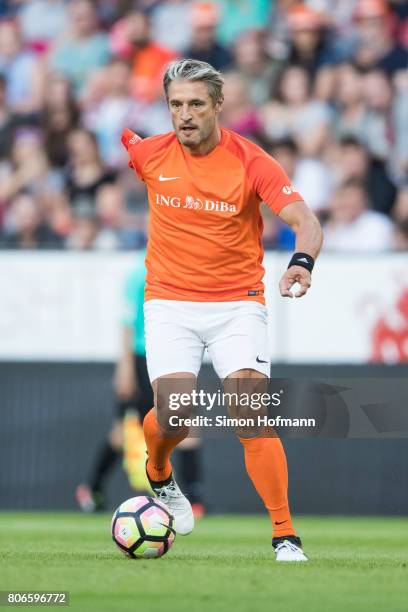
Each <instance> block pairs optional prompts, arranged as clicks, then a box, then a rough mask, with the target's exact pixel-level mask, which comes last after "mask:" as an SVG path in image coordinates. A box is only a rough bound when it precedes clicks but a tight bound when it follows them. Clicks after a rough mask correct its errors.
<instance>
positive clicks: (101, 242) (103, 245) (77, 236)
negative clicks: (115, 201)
mask: <svg viewBox="0 0 408 612" xmlns="http://www.w3.org/2000/svg"><path fill="white" fill-rule="evenodd" d="M65 246H66V248H67V249H72V250H75V251H89V250H91V249H95V250H108V251H109V250H113V249H116V248H118V244H117V241H116V239H115V237H114V236H113V235H112V233H111V232H109V231H107V232H105V230H104V228H103V226H102V224H101V222H100V220H99V219H98V217H97V215H96V214H95V213H94V212H92V210H91V207H89V208H88V207H86V206H81V207H79V206H78V207H77V209H76V210H75V212H74V217H73V225H72V231H71V233H70V235H69V236H68V238H67V240H66V243H65Z"/></svg>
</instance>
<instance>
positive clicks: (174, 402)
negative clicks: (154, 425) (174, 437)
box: [152, 372, 197, 434]
mask: <svg viewBox="0 0 408 612" xmlns="http://www.w3.org/2000/svg"><path fill="white" fill-rule="evenodd" d="M152 386H153V391H154V400H155V408H156V411H157V419H158V421H159V423H160V426H161V427H162V428H163V430H164V431H166V432H171V433H173V434H174V433H177V432H178V431H179V430H182V429H183V424H182V422H183V419H187V418H190V417H191V415H192V409H193V403H192V392H193V390H195V388H196V386H197V379H196V377H195V376H194V374H191V373H189V372H180V373H176V374H170V375H168V376H162V377H160V378H158V379H156V380H155V381H154V382H153V385H152Z"/></svg>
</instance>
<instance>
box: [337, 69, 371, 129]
mask: <svg viewBox="0 0 408 612" xmlns="http://www.w3.org/2000/svg"><path fill="white" fill-rule="evenodd" d="M335 90H336V94H335V99H334V102H335V107H336V114H335V116H334V121H333V123H332V133H333V136H334V137H335V138H336V139H339V138H343V137H350V136H353V137H355V138H357V139H362V138H363V137H364V133H363V127H362V122H363V117H364V111H365V107H364V100H363V84H362V74H361V70H360V69H359V68H357V66H355V65H354V64H351V63H349V64H342V65H341V66H340V67H339V68H338V70H337V74H336V87H335Z"/></svg>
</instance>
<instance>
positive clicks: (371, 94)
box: [362, 69, 395, 163]
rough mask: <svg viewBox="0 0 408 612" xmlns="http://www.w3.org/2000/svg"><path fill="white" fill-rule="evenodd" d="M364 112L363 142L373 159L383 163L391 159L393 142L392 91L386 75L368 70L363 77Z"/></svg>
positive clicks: (376, 70)
mask: <svg viewBox="0 0 408 612" xmlns="http://www.w3.org/2000/svg"><path fill="white" fill-rule="evenodd" d="M363 97H364V102H365V112H364V117H363V120H362V130H363V133H364V142H365V143H366V146H367V148H368V150H369V151H370V153H371V155H373V157H375V158H378V159H381V160H382V161H383V162H384V163H385V162H387V160H388V159H390V158H391V156H392V152H393V144H394V141H395V129H394V123H393V117H392V111H393V109H392V105H393V91H392V88H391V83H390V81H389V79H388V77H387V74H386V73H385V72H383V71H382V70H379V69H375V70H370V71H369V72H368V73H367V74H365V75H364V77H363Z"/></svg>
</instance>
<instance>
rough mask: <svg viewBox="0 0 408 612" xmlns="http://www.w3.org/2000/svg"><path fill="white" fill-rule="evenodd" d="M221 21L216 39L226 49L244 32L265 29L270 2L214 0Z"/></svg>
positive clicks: (262, 0)
mask: <svg viewBox="0 0 408 612" xmlns="http://www.w3.org/2000/svg"><path fill="white" fill-rule="evenodd" d="M215 1H216V4H218V5H219V7H220V14H221V19H220V23H219V25H218V38H219V41H220V42H221V44H223V45H226V46H227V47H228V46H230V45H232V44H233V43H234V42H235V40H236V38H237V36H239V34H241V33H242V32H245V30H257V29H263V28H265V26H266V24H267V23H268V19H269V14H270V12H271V7H272V3H271V0H239V2H237V0H215Z"/></svg>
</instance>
